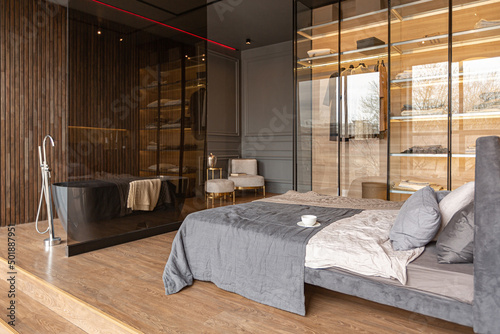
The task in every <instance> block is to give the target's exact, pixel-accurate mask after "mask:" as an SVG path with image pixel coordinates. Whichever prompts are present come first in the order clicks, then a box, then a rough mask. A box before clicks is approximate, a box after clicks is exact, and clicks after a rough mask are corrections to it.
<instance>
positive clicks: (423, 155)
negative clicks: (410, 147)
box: [390, 153, 448, 158]
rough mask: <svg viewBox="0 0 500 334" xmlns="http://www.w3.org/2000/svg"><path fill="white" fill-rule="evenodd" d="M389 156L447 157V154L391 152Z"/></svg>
mask: <svg viewBox="0 0 500 334" xmlns="http://www.w3.org/2000/svg"><path fill="white" fill-rule="evenodd" d="M390 156H391V157H408V158H447V157H448V154H433V153H391V154H390Z"/></svg>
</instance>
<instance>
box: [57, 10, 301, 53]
mask: <svg viewBox="0 0 500 334" xmlns="http://www.w3.org/2000/svg"><path fill="white" fill-rule="evenodd" d="M52 1H53V2H58V3H61V0H52ZM106 5H109V6H106ZM68 6H69V8H71V9H74V10H78V11H82V12H85V13H88V14H91V15H93V16H96V17H99V18H101V19H105V20H109V21H114V22H117V23H120V24H121V25H125V26H128V27H130V33H133V32H134V31H142V30H145V31H147V32H150V33H154V34H157V35H160V36H162V37H171V38H176V39H179V38H185V36H186V35H185V34H180V33H179V32H178V31H175V30H173V29H169V28H167V27H165V26H161V25H159V24H157V23H154V22H151V21H148V20H146V19H144V17H145V18H148V19H151V20H154V21H158V22H161V23H164V24H167V25H171V26H174V27H176V28H179V29H183V30H185V31H188V32H190V33H194V34H197V35H200V36H203V37H207V38H209V39H211V40H214V41H216V42H218V43H222V44H225V45H228V46H230V47H233V48H236V49H238V50H242V51H243V50H247V49H250V48H255V47H260V46H265V45H270V44H276V43H279V42H284V41H290V40H292V36H293V32H292V26H293V17H292V16H293V9H292V8H293V1H292V0H99V1H93V0H69V1H68ZM110 6H112V7H116V8H112V7H110ZM119 9H121V10H124V11H127V12H131V13H134V14H138V15H140V16H142V18H140V17H138V16H134V15H133V14H130V13H126V12H123V11H120V10H119ZM248 38H250V39H251V40H252V43H251V44H250V45H247V44H245V41H246V39H248Z"/></svg>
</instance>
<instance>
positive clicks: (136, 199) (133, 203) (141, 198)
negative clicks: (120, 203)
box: [127, 179, 161, 211]
mask: <svg viewBox="0 0 500 334" xmlns="http://www.w3.org/2000/svg"><path fill="white" fill-rule="evenodd" d="M160 187H161V181H160V179H147V180H137V181H132V182H130V186H129V191H128V198H127V207H128V208H130V209H132V210H141V211H152V210H153V209H154V208H155V206H156V203H157V202H158V197H159V196H160Z"/></svg>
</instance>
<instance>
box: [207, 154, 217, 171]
mask: <svg viewBox="0 0 500 334" xmlns="http://www.w3.org/2000/svg"><path fill="white" fill-rule="evenodd" d="M216 164H217V157H216V156H215V155H213V154H212V153H210V155H209V156H208V167H210V168H214V167H215V165H216Z"/></svg>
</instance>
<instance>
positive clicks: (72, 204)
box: [52, 176, 188, 241]
mask: <svg viewBox="0 0 500 334" xmlns="http://www.w3.org/2000/svg"><path fill="white" fill-rule="evenodd" d="M138 179H141V178H139V177H136V178H117V179H105V180H86V181H71V182H60V183H54V184H53V185H52V197H53V201H54V203H55V206H56V209H57V214H58V216H59V219H60V221H61V224H62V225H63V227H64V229H65V230H66V233H67V234H68V240H74V241H87V240H92V239H98V238H103V237H106V236H110V235H113V234H120V233H125V232H129V231H130V230H134V229H135V230H136V229H141V228H147V227H151V226H153V225H154V226H157V225H158V224H161V223H162V221H167V222H168V221H172V219H174V220H175V219H176V217H173V215H176V214H177V215H178V214H179V213H180V212H181V211H182V207H183V205H184V198H185V195H186V189H187V181H188V180H187V178H185V177H172V176H163V177H160V179H161V181H162V183H161V191H160V198H159V199H158V203H157V205H156V207H155V209H154V210H153V211H131V210H130V209H128V208H127V205H126V204H127V196H128V188H129V183H130V182H131V181H134V180H138ZM162 219H163V220H162Z"/></svg>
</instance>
